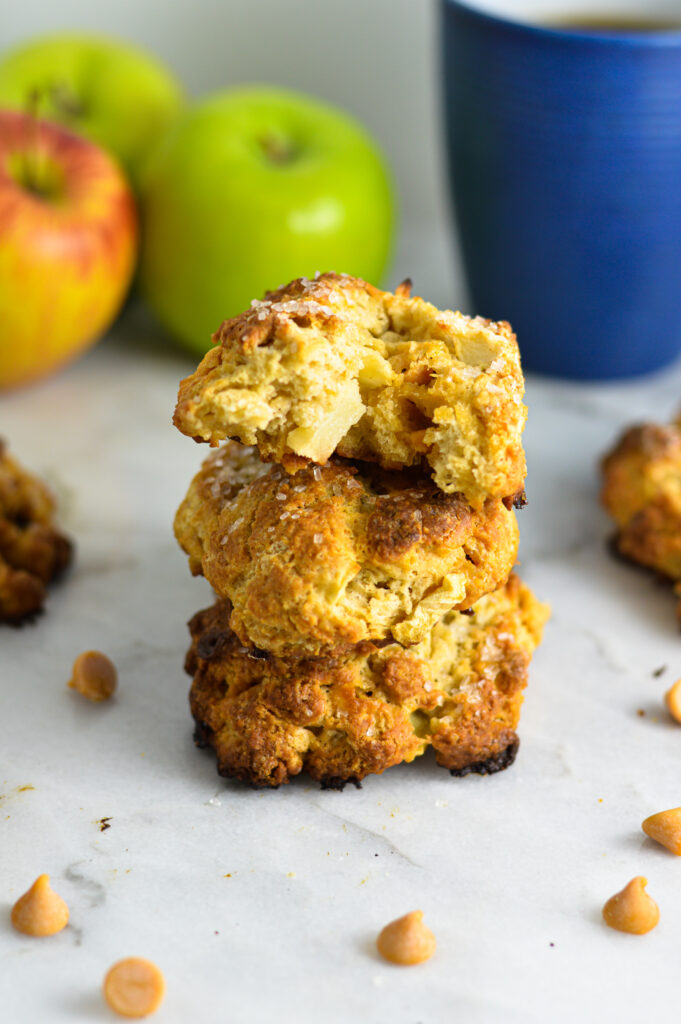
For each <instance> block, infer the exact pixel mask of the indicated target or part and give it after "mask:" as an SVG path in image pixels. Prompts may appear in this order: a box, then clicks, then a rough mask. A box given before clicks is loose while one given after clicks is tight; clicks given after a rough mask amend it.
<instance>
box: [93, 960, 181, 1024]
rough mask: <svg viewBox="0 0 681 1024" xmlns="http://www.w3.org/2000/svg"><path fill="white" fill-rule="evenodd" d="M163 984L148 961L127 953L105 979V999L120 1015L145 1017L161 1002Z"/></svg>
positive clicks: (153, 966)
mask: <svg viewBox="0 0 681 1024" xmlns="http://www.w3.org/2000/svg"><path fill="white" fill-rule="evenodd" d="M165 990H166V983H165V979H164V977H163V973H162V972H161V970H160V969H159V968H158V967H157V966H156V964H153V963H152V962H151V960H145V959H144V958H143V957H140V956H129V957H126V958H125V959H124V960H119V961H118V963H115V964H114V965H113V967H111V968H110V970H109V971H108V973H107V975H106V977H105V979H104V986H103V991H104V998H105V999H106V1001H107V1003H108V1005H109V1006H110V1007H111V1009H112V1010H113V1011H114V1012H115V1013H118V1014H120V1015H121V1017H146V1016H148V1015H149V1014H150V1013H155V1012H156V1010H158V1008H159V1006H160V1005H161V1003H162V1001H163V996H164V995H165Z"/></svg>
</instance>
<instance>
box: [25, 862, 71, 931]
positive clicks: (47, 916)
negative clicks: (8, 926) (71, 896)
mask: <svg viewBox="0 0 681 1024" xmlns="http://www.w3.org/2000/svg"><path fill="white" fill-rule="evenodd" d="M11 920H12V924H13V925H14V927H15V928H16V930H17V931H18V932H22V933H23V934H24V935H34V936H36V937H43V936H46V935H56V934H57V932H60V931H61V930H62V929H63V928H65V927H66V925H67V924H68V921H69V908H68V907H67V905H66V903H65V902H64V900H63V899H62V898H61V896H59V895H58V894H57V893H56V892H55V891H54V889H53V888H52V886H51V885H50V876H49V875H40V876H39V877H38V878H36V880H35V882H34V883H33V885H32V886H31V888H30V889H29V890H28V891H27V892H25V893H24V895H23V896H20V897H19V899H18V900H17V902H16V903H15V904H14V906H13V907H12V915H11Z"/></svg>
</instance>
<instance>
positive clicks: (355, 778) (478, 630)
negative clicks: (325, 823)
mask: <svg viewBox="0 0 681 1024" xmlns="http://www.w3.org/2000/svg"><path fill="white" fill-rule="evenodd" d="M547 616H548V609H547V608H546V606H545V605H542V604H539V602H538V601H537V600H536V598H535V597H534V595H533V594H532V592H531V591H530V590H529V588H528V587H526V586H525V585H524V584H523V583H521V582H520V580H519V579H518V577H517V576H514V575H512V576H511V577H510V579H509V580H508V582H507V583H506V584H505V586H503V587H502V588H501V589H500V590H498V591H496V592H495V593H493V594H489V595H488V596H487V597H483V598H482V599H481V600H480V601H478V603H477V604H476V605H475V608H474V610H473V614H472V615H461V614H459V613H458V612H450V613H448V614H447V615H446V616H445V617H444V619H442V621H441V622H439V623H438V624H437V625H436V626H435V627H434V629H433V630H432V631H431V632H430V634H429V635H428V637H427V638H426V640H424V641H423V642H422V643H421V644H419V645H418V646H416V647H411V648H409V649H408V650H405V649H404V648H403V647H401V646H400V645H399V644H396V643H392V644H388V645H387V646H383V647H380V646H377V645H375V644H372V643H362V644H359V645H357V646H356V647H355V648H352V649H351V650H349V651H347V652H346V653H345V654H344V655H343V656H342V657H336V658H310V659H307V660H305V659H293V658H289V659H284V658H275V657H272V656H267V655H265V656H264V657H262V658H260V657H254V656H253V653H252V652H249V651H248V650H247V649H245V648H244V647H242V646H241V643H240V642H239V639H238V637H236V636H235V634H234V633H233V632H232V631H231V630H230V628H229V618H230V608H229V602H227V601H219V602H218V603H217V604H215V605H213V607H212V608H207V609H206V610H205V611H201V612H198V613H197V614H196V615H195V616H194V618H193V619H192V620H191V622H190V623H189V628H190V631H191V634H192V641H193V642H192V646H191V648H190V650H189V652H188V654H187V660H186V666H185V667H186V670H187V672H188V673H189V674H190V675H192V676H193V677H194V682H193V684H192V687H191V692H190V704H191V711H192V715H193V716H194V718H195V720H196V733H195V738H196V742H197V744H198V745H199V746H210V747H213V748H214V749H215V752H216V754H217V759H218V771H219V772H220V774H221V775H225V776H229V777H235V778H237V779H241V780H242V781H243V782H249V783H251V784H252V785H254V786H278V785H280V784H281V783H282V782H288V781H289V779H290V778H291V777H292V776H294V775H297V774H298V773H299V772H301V771H306V772H308V774H309V775H311V776H312V778H313V779H316V780H318V781H319V782H321V783H322V785H323V786H325V787H338V786H342V785H344V784H345V783H346V782H359V780H360V779H362V778H364V776H365V775H367V774H369V773H377V772H382V771H384V769H386V768H389V767H390V766H391V765H394V764H399V762H401V761H412V760H413V759H414V758H415V757H417V756H418V755H419V754H422V753H423V752H424V750H425V749H426V748H427V747H428V746H430V745H432V746H433V748H434V750H435V754H436V757H437V760H438V761H439V763H440V764H441V765H443V766H444V767H445V768H449V769H450V770H451V772H452V774H453V775H466V774H468V773H469V772H479V773H481V774H489V773H492V772H496V771H499V770H501V769H502V768H506V767H507V766H508V765H509V764H511V763H512V761H513V759H514V757H515V753H516V750H517V747H518V739H517V736H516V733H515V729H516V726H517V724H518V718H519V715H520V705H521V703H522V700H523V689H524V687H525V685H526V683H527V669H528V665H529V662H530V658H531V656H532V652H533V651H534V649H535V647H536V646H537V644H538V643H539V641H540V639H541V633H542V629H543V626H544V623H545V621H546V618H547Z"/></svg>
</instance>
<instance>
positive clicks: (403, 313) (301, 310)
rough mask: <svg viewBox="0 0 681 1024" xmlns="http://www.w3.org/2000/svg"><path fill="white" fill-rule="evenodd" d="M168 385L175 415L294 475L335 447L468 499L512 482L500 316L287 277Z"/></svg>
mask: <svg viewBox="0 0 681 1024" xmlns="http://www.w3.org/2000/svg"><path fill="white" fill-rule="evenodd" d="M213 340H214V341H215V343H216V347H215V348H213V349H211V350H210V351H209V352H208V353H207V355H206V356H205V357H204V359H203V360H202V362H201V364H200V365H199V367H198V369H197V370H196V372H195V373H193V374H192V375H191V376H190V377H188V378H187V379H186V380H184V381H183V382H182V384H181V386H180V392H179V397H178V403H177V408H176V410H175V418H174V422H175V424H176V425H177V427H179V429H180V430H181V431H182V432H183V433H184V434H187V435H189V436H190V437H194V438H195V439H196V440H201V441H208V442H210V443H211V444H212V445H215V444H217V443H219V442H220V441H223V440H225V439H227V438H231V439H233V440H239V441H241V442H243V443H244V444H248V445H257V447H258V449H259V452H260V455H261V457H262V458H263V459H265V460H266V461H269V462H277V463H280V464H282V465H284V467H285V468H286V469H287V470H289V471H295V470H296V469H297V468H299V467H300V466H301V465H305V464H306V463H307V462H309V461H312V462H315V463H319V464H323V463H325V462H326V461H327V460H328V459H329V458H330V457H331V455H332V454H333V453H334V452H335V453H336V454H338V455H341V456H343V457H345V458H350V459H361V460H365V461H374V462H378V463H379V464H380V465H381V466H383V467H384V468H386V469H400V468H404V467H409V466H421V467H422V472H423V474H424V475H425V474H426V473H431V472H432V478H433V480H434V482H435V484H436V485H437V486H438V487H439V488H440V489H441V490H442V491H444V492H446V493H447V494H452V493H455V492H459V493H462V494H464V495H465V496H466V498H467V500H468V501H469V502H470V503H471V504H472V505H473V506H475V507H476V508H480V507H482V505H483V504H484V502H485V501H486V499H487V498H489V497H493V498H507V499H512V498H514V497H516V496H517V495H519V494H520V493H521V492H522V490H523V484H524V480H525V455H524V452H523V448H522V444H521V435H522V431H523V427H524V425H525V417H526V409H525V406H524V405H523V401H522V397H523V388H524V382H523V376H522V372H521V368H520V358H519V354H518V346H517V344H516V339H515V335H514V334H513V332H512V330H511V328H510V326H509V325H508V324H507V323H493V322H491V321H489V320H483V319H481V318H479V317H478V318H475V319H469V318H468V317H465V316H463V315H462V314H461V313H453V312H451V311H449V310H447V311H444V312H443V311H440V310H438V309H436V308H435V306H432V305H430V303H428V302H425V301H424V300H423V299H421V298H417V297H414V298H412V297H410V295H409V285H408V283H405V284H404V285H401V286H400V287H399V288H398V289H397V291H396V293H395V294H394V295H393V294H392V293H390V292H383V291H380V290H379V289H378V288H374V287H373V286H372V285H370V284H367V283H366V282H365V281H362V280H359V279H357V278H353V277H349V276H348V275H346V274H322V275H320V276H318V277H317V278H315V279H314V280H308V279H306V278H299V279H298V280H296V281H292V282H291V283H290V284H288V285H286V286H284V287H282V288H279V289H278V290H277V291H274V292H268V293H267V295H266V297H265V299H264V300H263V301H261V302H260V301H254V302H253V303H252V304H251V308H250V309H248V310H247V311H246V312H245V313H242V314H241V315H240V316H237V317H234V318H233V319H232V320H227V321H225V322H224V323H223V324H222V326H221V327H220V329H219V330H218V331H217V333H216V334H215V335H214V338H213Z"/></svg>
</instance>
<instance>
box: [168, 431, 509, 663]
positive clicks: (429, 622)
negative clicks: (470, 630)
mask: <svg viewBox="0 0 681 1024" xmlns="http://www.w3.org/2000/svg"><path fill="white" fill-rule="evenodd" d="M175 535H176V537H177V539H178V541H179V543H180V545H181V547H182V548H183V549H184V550H185V551H186V553H187V554H188V555H189V565H190V569H191V571H192V572H193V573H195V574H196V573H203V575H204V576H205V577H206V579H207V580H208V582H209V583H210V584H211V586H212V587H213V589H214V590H215V591H216V592H217V594H218V595H219V596H220V597H224V598H228V599H229V600H230V601H231V603H232V606H233V610H232V616H231V622H230V624H231V628H232V629H233V630H234V632H235V633H236V634H237V635H238V636H239V637H240V638H241V640H242V641H243V643H244V644H253V645H255V646H256V647H260V648H262V649H264V650H266V651H270V652H271V653H272V654H277V655H282V656H287V655H289V654H291V655H292V656H297V657H301V656H302V655H303V654H309V655H318V654H322V653H327V652H328V651H329V650H331V649H333V648H338V647H339V646H343V645H345V646H347V645H348V644H356V643H359V642H360V641H362V640H374V639H386V638H393V639H395V640H397V641H398V642H399V643H402V644H405V645H408V644H414V643H418V642H420V641H421V640H423V639H424V638H425V637H426V636H427V635H428V633H429V632H430V630H431V629H432V627H433V626H434V625H435V623H436V622H438V621H439V620H440V619H441V618H442V616H443V615H444V614H445V613H446V612H448V611H449V610H450V609H452V608H456V609H457V610H461V609H466V608H469V607H470V606H471V605H472V604H473V603H474V602H475V601H476V600H478V598H480V597H482V596H483V595H484V594H486V593H489V592H490V591H492V590H494V589H495V588H496V587H498V586H500V585H501V584H502V583H503V582H504V580H506V578H507V577H508V574H509V572H510V571H511V569H512V567H513V563H514V561H515V556H516V550H517V543H518V526H517V522H516V518H515V513H514V512H513V510H512V509H511V510H509V509H508V508H506V506H505V505H504V503H503V502H502V501H501V500H500V499H495V498H490V499H488V500H487V501H486V502H485V503H484V504H483V506H482V508H479V509H474V508H472V507H471V506H470V505H469V504H468V502H467V501H466V500H465V499H464V498H463V496H462V495H461V494H444V493H443V492H442V491H440V490H438V488H437V487H436V486H435V485H434V484H433V483H432V482H431V481H430V480H428V479H424V477H423V476H421V475H420V474H418V473H416V474H414V473H407V472H388V471H386V470H382V469H380V468H379V467H378V466H376V465H375V464H371V463H361V464H360V463H357V464H354V463H350V462H347V461H345V460H343V459H336V458H334V459H332V460H331V461H330V462H328V463H327V464H326V465H325V466H308V467H306V468H305V469H302V470H300V471H299V472H298V473H296V474H295V476H288V475H287V474H286V473H285V472H284V471H283V470H282V468H281V467H280V466H276V467H273V466H268V465H267V464H264V463H262V462H261V461H260V459H259V458H258V455H257V453H256V452H254V451H253V450H252V449H244V448H243V447H242V446H241V445H238V444H235V443H230V444H228V445H226V446H224V447H223V448H221V449H219V450H218V451H217V452H215V453H214V454H213V455H212V456H211V457H210V458H208V459H207V460H206V461H205V463H204V465H203V467H202V469H201V471H200V472H199V473H198V474H197V476H196V477H195V478H194V480H193V481H192V483H191V485H190V487H189V491H188V493H187V497H186V498H185V500H184V501H183V502H182V505H181V506H180V508H179V510H178V513H177V516H176V519H175Z"/></svg>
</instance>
